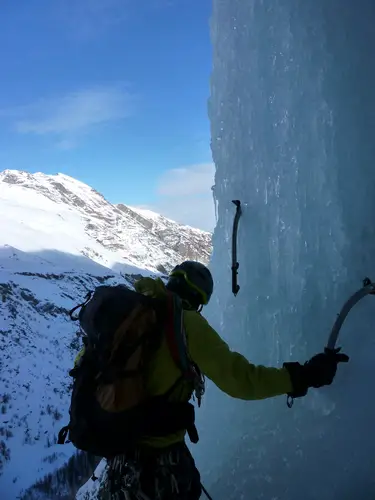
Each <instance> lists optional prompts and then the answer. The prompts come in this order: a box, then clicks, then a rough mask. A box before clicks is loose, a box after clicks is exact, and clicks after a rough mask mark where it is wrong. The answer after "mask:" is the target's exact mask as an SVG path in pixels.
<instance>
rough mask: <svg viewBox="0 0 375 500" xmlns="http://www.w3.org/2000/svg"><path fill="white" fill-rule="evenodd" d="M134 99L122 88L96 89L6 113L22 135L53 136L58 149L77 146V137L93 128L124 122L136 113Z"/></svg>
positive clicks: (118, 86)
mask: <svg viewBox="0 0 375 500" xmlns="http://www.w3.org/2000/svg"><path fill="white" fill-rule="evenodd" d="M133 107H134V97H133V96H132V95H130V94H129V93H128V92H127V91H126V89H125V88H124V87H123V86H120V85H114V86H102V87H93V88H88V89H84V90H80V91H77V92H72V93H70V94H67V95H64V96H61V97H58V98H53V99H40V100H39V101H37V102H35V103H32V104H30V105H27V106H21V107H18V108H14V109H12V110H3V111H2V112H1V115H2V116H8V117H9V118H11V119H12V121H13V128H14V130H15V131H16V132H18V133H21V134H36V135H51V136H54V137H55V138H56V139H57V141H58V142H57V145H58V147H61V148H62V149H70V148H72V147H74V145H75V143H76V138H77V137H78V136H81V135H82V134H86V133H88V132H89V131H90V130H91V129H92V128H93V127H96V126H99V125H102V124H106V123H108V122H111V121H114V120H120V119H123V118H125V117H127V116H129V115H131V113H132V112H133Z"/></svg>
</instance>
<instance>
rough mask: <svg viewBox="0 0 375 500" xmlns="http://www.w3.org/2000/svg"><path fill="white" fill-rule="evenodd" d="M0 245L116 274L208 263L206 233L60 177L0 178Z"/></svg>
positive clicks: (16, 173)
mask: <svg viewBox="0 0 375 500" xmlns="http://www.w3.org/2000/svg"><path fill="white" fill-rule="evenodd" d="M0 216H1V228H2V230H1V231H0V244H8V245H11V246H14V247H16V248H18V249H20V250H24V251H27V252H29V251H38V250H40V249H53V250H56V249H58V250H60V251H62V252H66V253H69V254H75V255H84V256H86V257H88V258H90V259H91V260H93V261H95V262H98V263H99V264H102V265H104V266H106V267H110V268H112V269H114V270H116V271H121V270H122V269H125V268H124V264H126V265H131V266H136V267H142V268H144V269H148V270H150V271H160V272H162V273H163V272H166V271H168V270H170V269H171V267H173V266H174V265H175V264H176V263H177V262H179V261H180V260H181V257H182V258H187V259H188V258H191V259H197V260H201V261H202V262H207V261H208V258H209V255H210V253H211V234H210V233H207V232H204V231H200V230H199V229H194V228H191V227H189V226H184V225H181V224H177V223H176V222H173V221H171V220H169V219H167V218H165V217H162V216H161V215H158V214H156V213H154V212H151V211H145V210H139V209H135V208H130V207H127V206H125V205H122V204H120V205H117V206H116V205H112V204H111V203H109V202H108V201H107V200H106V199H105V198H104V197H103V196H102V195H101V194H100V193H98V192H97V191H95V190H94V189H92V188H91V187H89V186H87V185H86V184H84V183H82V182H80V181H78V180H76V179H73V178H72V177H68V176H66V175H63V174H57V175H45V174H42V173H37V174H29V173H27V172H20V171H14V170H5V171H4V172H2V173H0Z"/></svg>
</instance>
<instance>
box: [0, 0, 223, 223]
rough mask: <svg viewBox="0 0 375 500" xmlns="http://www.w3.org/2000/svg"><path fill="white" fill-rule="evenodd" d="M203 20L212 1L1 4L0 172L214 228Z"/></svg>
mask: <svg viewBox="0 0 375 500" xmlns="http://www.w3.org/2000/svg"><path fill="white" fill-rule="evenodd" d="M210 14H211V1H210V0H142V1H141V0H53V1H51V0H20V1H17V2H14V1H13V0H5V2H2V3H1V6H0V46H1V47H2V51H1V58H0V62H1V93H0V169H5V168H10V169H20V170H27V171H30V172H36V171H42V172H45V173H57V172H63V173H65V174H68V175H71V176H73V177H76V178H78V179H80V180H82V181H83V182H86V183H88V184H89V185H91V186H93V187H94V188H95V189H97V190H98V191H100V192H102V193H103V194H104V195H105V196H106V197H107V198H108V199H109V200H110V201H111V202H114V203H117V202H123V203H126V204H130V205H140V206H147V207H149V208H152V209H155V210H157V211H160V212H162V213H164V214H165V215H167V216H169V217H171V218H175V219H177V220H180V221H182V222H185V223H188V224H192V225H195V226H199V227H202V229H212V228H213V206H212V198H211V192H210V187H211V185H212V184H213V172H214V169H213V165H212V163H211V154H210V146H209V143H210V135H209V121H208V118H207V99H208V96H209V78H210V71H211V45H210V38H209V17H210ZM4 49H5V50H4ZM202 213H204V214H205V215H204V216H203V217H202Z"/></svg>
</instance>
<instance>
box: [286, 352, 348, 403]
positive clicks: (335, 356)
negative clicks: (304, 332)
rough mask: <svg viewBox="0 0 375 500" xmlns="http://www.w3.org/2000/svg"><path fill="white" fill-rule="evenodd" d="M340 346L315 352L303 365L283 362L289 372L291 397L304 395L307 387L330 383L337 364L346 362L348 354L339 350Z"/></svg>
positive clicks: (289, 394)
mask: <svg viewBox="0 0 375 500" xmlns="http://www.w3.org/2000/svg"><path fill="white" fill-rule="evenodd" d="M340 350H341V348H340V347H339V348H337V349H327V348H326V349H325V350H324V352H321V353H319V354H316V355H315V356H313V357H312V358H311V359H310V360H309V361H306V363H305V364H304V365H301V364H300V363H284V365H283V366H284V368H286V369H287V370H288V372H289V376H290V379H291V382H292V386H293V391H292V392H290V393H288V396H290V397H292V398H300V397H302V396H306V394H307V391H308V389H309V387H316V388H317V387H322V386H323V385H330V384H332V382H333V379H334V378H335V375H336V371H337V365H338V364H339V363H347V362H348V361H349V356H347V355H346V354H343V353H341V352H340Z"/></svg>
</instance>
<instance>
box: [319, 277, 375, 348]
mask: <svg viewBox="0 0 375 500" xmlns="http://www.w3.org/2000/svg"><path fill="white" fill-rule="evenodd" d="M366 295H375V284H374V283H372V282H371V280H370V279H369V278H365V279H364V280H363V287H362V288H360V289H359V290H358V291H357V292H355V293H353V295H352V296H351V297H349V299H348V300H347V301H346V302H345V304H344V305H343V307H342V309H341V311H340V312H339V314H338V315H337V318H336V321H335V323H334V325H333V327H332V330H331V333H330V335H329V338H328V343H327V347H326V349H329V350H334V349H335V347H336V342H337V339H338V336H339V333H340V330H341V327H342V325H343V323H344V321H345V319H346V317H347V315H348V314H349V312H350V310H351V309H352V307H354V306H355V305H356V303H357V302H359V301H360V300H361V299H362V298H363V297H366Z"/></svg>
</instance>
